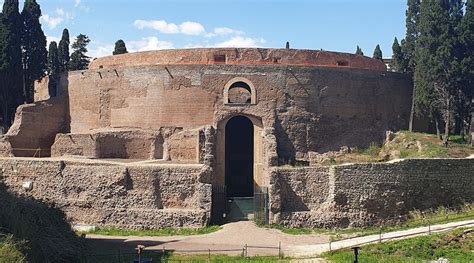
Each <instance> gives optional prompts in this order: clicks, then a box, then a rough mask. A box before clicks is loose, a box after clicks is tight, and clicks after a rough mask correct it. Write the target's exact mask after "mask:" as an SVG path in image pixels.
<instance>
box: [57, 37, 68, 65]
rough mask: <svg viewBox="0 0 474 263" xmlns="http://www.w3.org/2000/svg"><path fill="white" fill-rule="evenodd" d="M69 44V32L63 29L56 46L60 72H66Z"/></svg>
mask: <svg viewBox="0 0 474 263" xmlns="http://www.w3.org/2000/svg"><path fill="white" fill-rule="evenodd" d="M69 44H70V41H69V31H68V30H67V28H65V29H64V30H63V35H62V37H61V40H60V41H59V45H58V59H59V65H60V69H61V72H65V71H67V69H68V67H69V59H70V58H69Z"/></svg>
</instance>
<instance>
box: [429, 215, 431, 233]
mask: <svg viewBox="0 0 474 263" xmlns="http://www.w3.org/2000/svg"><path fill="white" fill-rule="evenodd" d="M428 235H431V221H430V220H429V219H428Z"/></svg>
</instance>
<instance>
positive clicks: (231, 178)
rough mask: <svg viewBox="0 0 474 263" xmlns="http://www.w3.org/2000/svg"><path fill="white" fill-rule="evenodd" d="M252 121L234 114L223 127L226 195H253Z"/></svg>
mask: <svg viewBox="0 0 474 263" xmlns="http://www.w3.org/2000/svg"><path fill="white" fill-rule="evenodd" d="M253 139H254V138H253V123H252V122H251V121H250V120H249V119H248V118H246V117H244V116H236V117H233V118H232V119H230V120H229V121H228V122H227V125H226V127H225V184H226V187H227V196H228V197H253V186H254V182H253V144H254V141H253Z"/></svg>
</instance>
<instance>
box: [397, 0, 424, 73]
mask: <svg viewBox="0 0 474 263" xmlns="http://www.w3.org/2000/svg"><path fill="white" fill-rule="evenodd" d="M407 6H408V8H407V11H406V30H407V31H406V36H405V41H404V43H403V45H402V49H403V54H404V60H405V61H404V62H403V63H402V64H401V65H402V66H403V67H404V68H403V70H402V71H403V72H408V73H410V74H413V72H414V71H415V48H416V41H417V38H418V36H419V35H420V32H419V29H418V21H419V19H420V0H407Z"/></svg>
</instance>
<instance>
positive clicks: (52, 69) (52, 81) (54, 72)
mask: <svg viewBox="0 0 474 263" xmlns="http://www.w3.org/2000/svg"><path fill="white" fill-rule="evenodd" d="M60 72H61V65H60V63H59V55H58V46H57V44H56V42H54V41H52V42H51V43H50V44H49V50H48V75H49V83H48V91H49V96H50V97H55V96H56V93H57V92H56V91H57V86H58V83H59V73H60Z"/></svg>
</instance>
